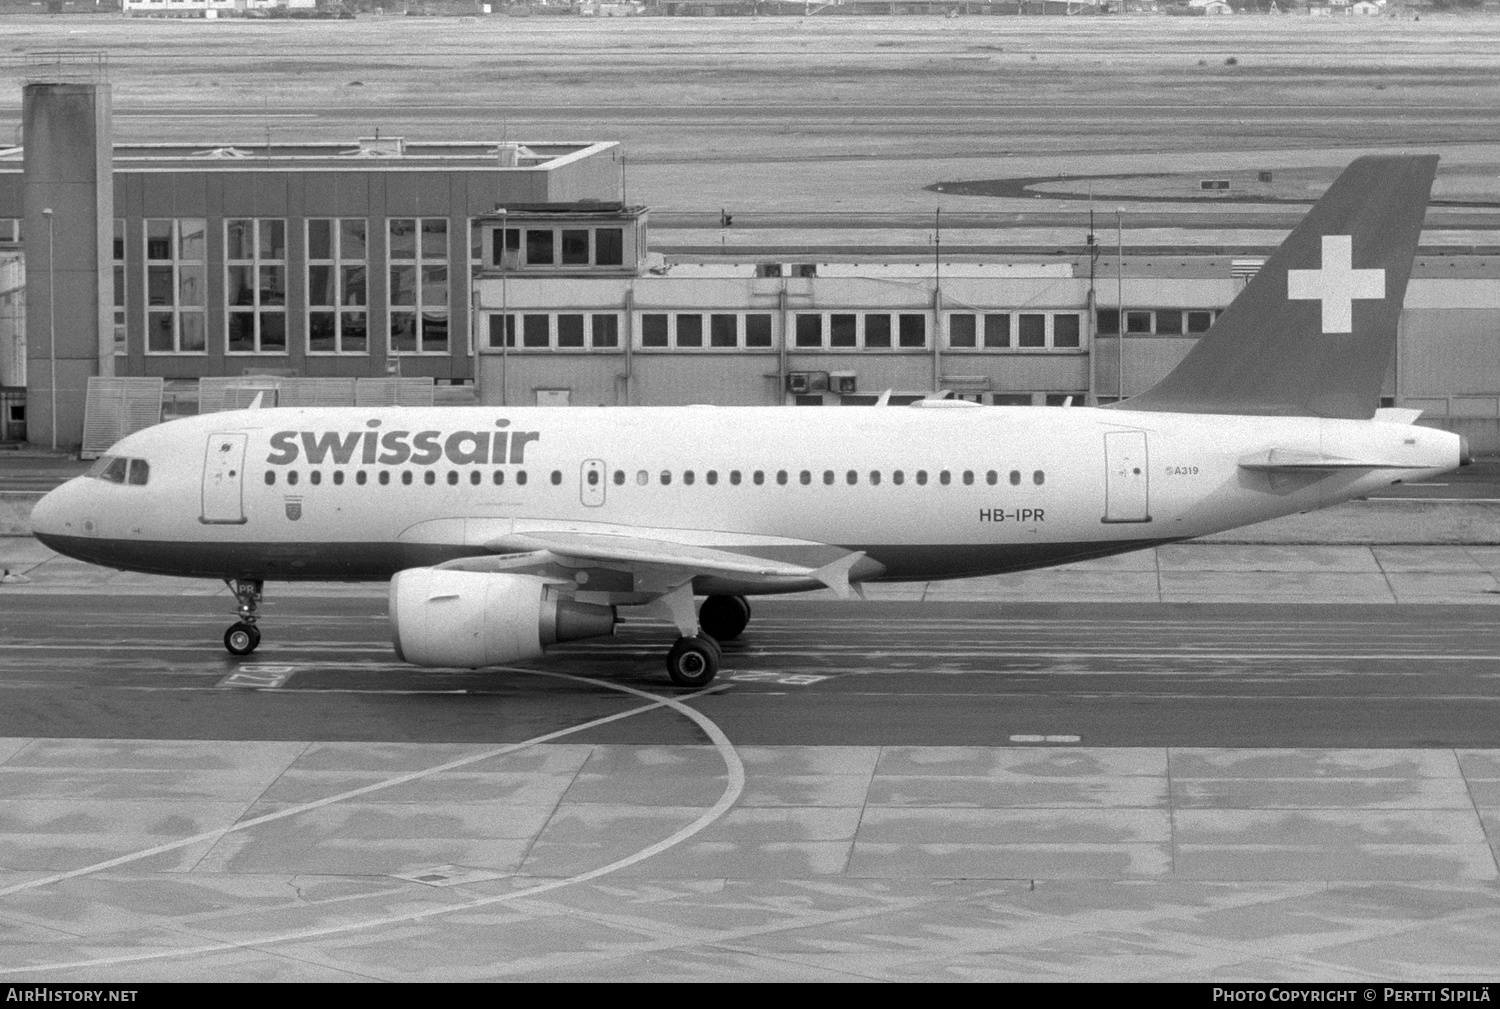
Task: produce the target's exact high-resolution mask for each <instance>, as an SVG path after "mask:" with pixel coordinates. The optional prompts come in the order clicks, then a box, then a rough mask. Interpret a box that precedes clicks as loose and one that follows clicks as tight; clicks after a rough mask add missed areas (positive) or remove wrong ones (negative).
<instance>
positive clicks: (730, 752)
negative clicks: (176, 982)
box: [0, 666, 745, 974]
mask: <svg viewBox="0 0 1500 1009" xmlns="http://www.w3.org/2000/svg"><path fill="white" fill-rule="evenodd" d="M497 668H498V669H500V670H501V671H504V672H510V673H529V674H531V675H533V676H551V677H555V678H557V679H563V680H576V681H578V682H580V683H589V684H597V685H598V686H603V687H607V688H609V689H610V690H618V691H621V692H623V693H627V694H634V695H636V696H638V697H643V698H647V699H649V700H650V701H651V703H650V704H644V705H641V706H640V707H636V708H632V709H630V710H629V711H623V712H620V713H618V714H614V715H608V716H606V717H604V718H596V719H594V720H593V721H590V722H585V723H583V724H582V725H575V726H572V727H571V728H567V729H559V730H558V731H556V732H549V733H546V734H545V735H541V736H537V737H536V738H534V739H529V740H527V741H526V742H524V743H513V744H511V745H509V746H503V747H497V748H495V749H493V750H490V751H487V752H486V753H482V754H475V755H473V756H469V757H464V758H461V759H459V760H452V761H449V762H448V763H446V764H440V765H438V766H437V767H432V768H428V769H427V770H424V771H414V772H412V773H410V774H403V775H400V776H398V777H396V778H392V779H390V780H388V781H384V782H380V783H377V784H375V785H366V786H364V787H363V788H356V789H352V790H350V791H348V792H342V793H340V794H339V795H336V796H330V797H328V798H325V799H319V800H316V801H314V802H310V803H305V804H304V805H302V806H299V807H296V808H294V809H290V810H283V811H281V812H279V813H271V814H268V815H266V816H263V817H257V818H256V819H254V820H248V821H246V822H244V823H237V824H232V825H231V826H229V827H226V828H224V829H223V830H217V831H209V832H208V833H206V834H201V835H198V836H197V837H194V838H189V839H187V840H185V841H176V842H173V843H172V844H168V845H162V846H160V847H157V848H153V849H151V850H150V851H145V852H137V853H136V854H134V855H127V856H124V857H122V858H118V859H112V860H110V861H108V862H101V863H99V864H98V865H94V866H87V867H85V868H83V869H75V870H73V871H71V872H66V873H58V874H56V875H53V876H48V877H45V878H43V879H36V880H31V881H29V882H27V883H22V884H19V885H17V886H13V887H9V888H7V889H4V890H0V897H3V896H5V895H7V894H11V893H15V892H17V891H20V890H27V889H31V888H34V887H37V886H43V885H46V884H48V883H53V882H58V881H60V880H63V879H67V878H69V877H72V876H81V875H84V874H86V873H90V872H96V871H99V870H100V869H105V868H111V867H113V866H116V865H121V864H124V863H125V862H131V861H135V860H137V859H140V858H147V857H149V856H151V855H154V854H158V853H160V852H163V851H171V850H173V849H175V848H181V847H183V846H185V845H188V844H194V843H196V842H198V841H200V840H206V839H207V838H210V837H215V836H219V837H222V836H223V835H225V834H228V833H231V832H233V831H237V830H243V829H244V828H246V827H249V826H252V825H254V824H259V823H265V822H266V821H268V820H275V819H280V818H281V817H283V816H287V815H291V814H294V813H298V812H302V811H305V810H309V809H314V808H317V807H319V806H326V805H329V804H330V803H333V802H338V801H341V800H342V799H346V798H350V797H352V796H355V795H362V794H365V793H367V792H371V791H375V790H378V789H381V788H386V787H389V786H390V785H392V784H396V783H400V782H406V781H411V780H414V779H417V778H422V777H425V776H427V775H430V774H435V773H437V772H439V771H441V770H445V769H451V768H454V767H461V766H464V765H466V764H472V763H476V762H478V761H480V760H486V759H488V758H489V757H493V756H499V755H501V754H504V753H509V752H513V751H515V750H519V749H522V748H523V747H528V746H533V745H535V744H538V743H542V742H545V741H547V740H550V739H556V738H558V737H559V736H566V735H570V734H572V733H575V732H580V731H582V730H584V729H587V728H592V727H594V726H596V725H603V724H605V723H608V722H615V721H619V720H620V719H622V718H629V717H631V716H632V715H638V714H642V713H644V712H647V711H653V710H655V709H656V708H662V707H667V708H671V709H672V710H673V711H676V712H677V713H678V714H680V715H682V716H684V717H685V718H687V719H688V720H689V721H691V722H693V723H694V724H695V725H697V726H698V728H700V729H702V730H703V732H704V734H705V735H707V736H708V738H709V739H710V741H712V743H713V745H714V748H715V749H716V750H718V751H719V756H720V758H721V759H723V761H724V768H725V770H726V771H727V772H728V774H729V780H728V782H727V783H726V785H725V787H724V792H723V794H721V795H720V796H719V800H718V801H717V802H715V803H714V804H713V805H712V806H710V807H709V808H708V809H707V810H705V811H704V812H703V814H702V815H700V816H699V817H698V818H697V819H696V820H694V821H693V822H692V823H690V824H688V825H687V826H685V827H683V828H682V829H680V830H678V831H677V832H676V833H674V834H672V835H671V836H669V837H665V838H663V839H662V840H660V841H657V842H656V843H655V844H652V845H648V846H647V847H645V848H642V849H641V850H640V851H637V852H635V853H633V854H630V855H626V856H625V857H624V858H619V859H616V860H615V861H613V862H610V863H609V864H608V865H601V866H599V867H598V868H595V869H590V870H589V871H587V872H582V873H579V874H578V875H576V876H569V877H567V878H566V879H554V880H550V881H548V882H546V883H538V884H536V885H535V886H529V887H523V888H522V889H520V890H514V891H512V892H510V893H502V894H497V895H494V896H491V897H481V898H478V899H476V900H471V901H468V902H466V903H462V904H454V905H451V906H445V907H430V908H424V909H423V910H420V911H410V912H407V913H405V914H396V915H387V916H385V917H381V918H372V919H369V920H367V921H359V922H352V923H348V924H342V925H330V926H328V927H326V928H312V929H303V930H300V931H297V932H286V933H282V934H281V935H273V936H264V937H261V938H257V939H247V940H240V941H225V942H216V943H212V944H209V945H205V946H195V947H189V948H184V949H173V950H158V951H156V952H152V953H132V954H127V955H125V956H117V957H103V958H99V959H95V960H79V961H74V962H71V963H49V964H31V965H28V966H24V967H0V974H16V973H22V972H27V971H39V970H67V969H72V968H77V967H104V966H110V965H113V964H120V963H136V962H139V961H142V960H161V959H165V958H167V957H174V956H191V955H194V954H198V953H217V952H222V951H224V950H229V949H254V948H257V947H260V946H268V945H272V944H275V943H283V942H294V941H296V940H299V939H316V938H321V937H323V936H329V935H338V934H341V933H347V932H355V931H360V930H362V929H367V928H375V927H377V926H380V925H395V924H401V923H405V922H412V921H421V920H423V919H426V918H433V917H437V916H439V915H444V914H452V913H454V912H458V911H467V910H471V909H473V908H477V907H486V906H488V905H491V904H502V903H508V902H510V901H513V900H521V899H522V898H525V897H534V896H536V895H537V894H539V893H547V892H549V891H551V890H558V889H561V888H562V887H565V886H573V885H575V884H577V883H586V882H588V881H589V880H591V879H598V878H599V877H600V876H607V875H609V874H610V873H612V872H618V871H619V870H621V869H625V868H629V867H630V866H632V865H635V864H636V863H637V862H644V861H645V860H646V859H648V858H651V857H652V856H654V855H659V854H661V853H662V852H663V851H666V850H667V849H668V848H672V847H675V846H676V845H678V844H681V843H682V842H683V841H686V840H687V839H688V838H690V837H692V836H693V835H695V834H697V833H699V832H700V831H702V830H703V829H704V828H706V827H708V826H710V825H711V824H713V823H714V822H715V821H717V820H718V819H719V818H720V817H722V816H723V815H724V814H725V813H727V812H729V810H730V808H731V807H733V806H734V804H735V803H736V802H738V801H739V798H740V795H741V793H743V792H744V790H745V765H744V763H742V762H741V760H740V756H739V754H738V753H736V752H735V749H734V744H733V743H731V742H730V741H729V737H728V736H726V735H725V734H724V730H722V729H720V728H719V726H718V725H717V723H715V722H714V721H713V720H712V719H711V718H709V717H708V716H707V715H705V714H703V713H702V712H701V711H698V710H697V709H695V708H691V707H689V706H688V705H687V704H685V703H683V700H681V699H678V698H675V697H662V696H660V695H657V694H652V693H648V692H647V691H644V690H637V689H636V688H635V687H627V686H625V685H624V684H623V683H607V682H602V681H598V680H589V679H585V678H584V677H581V676H570V675H568V674H567V673H554V672H547V671H543V670H537V669H516V668H508V667H504V666H501V667H497ZM719 689H722V688H720V687H710V688H709V689H708V690H701V691H698V692H697V693H694V694H689V695H688V698H689V699H690V698H693V697H701V696H703V695H704V694H707V693H710V692H713V691H715V690H719Z"/></svg>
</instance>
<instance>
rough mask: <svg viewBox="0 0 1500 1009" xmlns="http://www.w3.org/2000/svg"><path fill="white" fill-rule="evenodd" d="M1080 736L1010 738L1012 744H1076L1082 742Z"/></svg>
mask: <svg viewBox="0 0 1500 1009" xmlns="http://www.w3.org/2000/svg"><path fill="white" fill-rule="evenodd" d="M1082 739H1083V737H1082V736H1026V735H1016V736H1011V737H1010V741H1011V742H1012V743H1077V742H1080V741H1082Z"/></svg>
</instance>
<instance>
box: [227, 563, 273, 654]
mask: <svg viewBox="0 0 1500 1009" xmlns="http://www.w3.org/2000/svg"><path fill="white" fill-rule="evenodd" d="M224 584H225V585H228V586H229V591H231V592H233V593H234V598H235V599H236V600H238V602H239V614H240V619H239V620H238V621H237V622H235V623H233V624H230V625H229V629H228V630H227V631H225V632H224V650H225V651H227V652H228V653H229V654H230V655H249V654H250V653H251V652H253V651H255V648H256V646H257V645H259V644H260V628H259V627H257V626H256V625H255V624H256V616H255V611H256V609H258V608H259V606H260V599H261V590H262V588H263V587H264V586H265V582H252V581H241V580H240V579H235V580H233V581H225V582H224Z"/></svg>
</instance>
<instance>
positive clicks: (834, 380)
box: [828, 371, 859, 395]
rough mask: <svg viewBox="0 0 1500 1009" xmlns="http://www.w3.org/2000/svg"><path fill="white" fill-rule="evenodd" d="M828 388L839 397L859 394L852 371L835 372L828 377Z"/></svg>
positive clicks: (857, 382) (857, 380)
mask: <svg viewBox="0 0 1500 1009" xmlns="http://www.w3.org/2000/svg"><path fill="white" fill-rule="evenodd" d="M828 379H829V385H828V387H829V388H830V389H831V390H833V391H834V392H836V393H839V394H841V395H851V394H853V393H856V392H859V379H858V378H856V377H855V375H854V372H852V371H835V372H833V373H831V374H830V375H829V376H828Z"/></svg>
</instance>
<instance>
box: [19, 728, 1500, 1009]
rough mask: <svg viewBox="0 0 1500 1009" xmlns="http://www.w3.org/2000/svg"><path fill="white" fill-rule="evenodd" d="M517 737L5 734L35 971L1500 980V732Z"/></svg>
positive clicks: (72, 975) (77, 975) (27, 953)
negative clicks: (975, 740) (1222, 738)
mask: <svg viewBox="0 0 1500 1009" xmlns="http://www.w3.org/2000/svg"><path fill="white" fill-rule="evenodd" d="M481 752H484V750H483V748H481V747H470V746H465V745H455V744H391V743H382V744H368V745H366V744H355V743H340V744H321V743H312V744H288V743H275V744H272V743H266V744H258V743H233V744H225V743H217V742H161V741H152V742H135V741H122V740H104V741H100V740H51V739H36V740H28V739H7V740H0V867H3V869H0V978H10V977H16V978H24V979H25V980H36V981H49V980H94V979H106V978H107V979H111V980H117V981H118V980H142V981H145V980H177V979H187V978H201V977H203V976H206V974H205V972H206V971H212V972H213V976H214V977H216V978H220V979H223V980H231V979H246V980H248V979H263V980H270V979H276V980H331V979H368V978H374V979H385V980H407V979H410V980H466V979H487V978H501V977H517V978H532V979H543V978H548V979H577V980H591V979H596V978H597V979H600V980H604V979H610V980H616V981H619V980H633V979H642V980H645V979H673V978H680V979H716V978H725V979H728V978H740V979H752V978H754V979H773V978H774V979H823V978H829V979H834V978H841V979H860V978H869V979H955V980H956V979H974V980H979V979H1006V978H1026V979H1033V980H1035V979H1048V978H1052V979H1093V978H1099V979H1113V980H1125V979H1143V980H1144V979H1152V980H1187V979H1212V978H1219V979H1223V978H1225V977H1235V978H1245V979H1261V980H1282V979H1305V980H1329V979H1355V978H1367V979H1388V980H1422V979H1430V977H1432V976H1435V975H1438V974H1440V975H1441V976H1443V977H1444V978H1445V979H1453V980H1465V979H1475V980H1482V979H1487V978H1493V977H1494V976H1495V975H1496V974H1497V973H1500V883H1497V879H1500V871H1497V858H1500V751H1479V750H1470V751H1454V750H1291V749H1277V750H1229V749H1189V748H1169V749H1162V748H1117V749H1101V748H1089V747H1066V746H1059V747H1051V748H1046V747H1007V748H985V747H747V748H745V749H743V750H741V751H739V756H740V760H741V761H742V763H743V766H744V775H745V788H744V790H743V791H742V792H740V793H739V798H738V801H736V802H735V803H734V804H733V806H731V807H730V808H728V809H727V810H726V811H725V812H724V813H723V814H722V815H719V816H717V817H715V818H713V819H712V820H711V822H706V823H705V822H698V821H700V820H701V818H702V816H703V813H704V810H705V809H708V808H710V807H712V806H713V805H714V803H715V802H716V800H717V799H718V798H719V797H720V796H722V795H723V794H725V790H726V787H727V782H728V778H727V775H728V770H727V766H728V765H727V764H726V761H725V759H724V757H723V755H722V754H721V753H720V751H718V750H716V749H715V748H713V747H710V746H603V745H600V746H595V745H568V744H549V745H539V746H533V747H529V748H527V749H523V750H519V751H516V752H512V753H508V754H504V755H500V756H492V757H489V758H486V759H484V760H481V761H478V762H475V763H469V764H466V765H464V766H462V767H461V768H458V769H451V768H450V769H446V770H438V771H435V772H434V773H432V774H430V775H424V774H422V772H423V771H424V770H426V769H429V768H439V767H440V765H449V764H451V763H452V762H453V761H455V760H459V759H461V758H463V757H465V756H467V755H470V754H478V753H481ZM414 775H415V776H414ZM398 779H399V780H398ZM387 781H388V782H390V783H391V787H389V788H386V787H382V784H383V782H387ZM345 793H351V794H348V795H347V796H345ZM340 796H345V797H343V798H339V797H340ZM268 814H280V815H279V816H278V818H275V819H261V818H264V817H266V816H267V815H268ZM255 821H258V822H255ZM695 822H698V825H697V826H696V827H693V828H692V829H691V831H690V832H689V833H687V834H685V835H684V836H681V838H680V840H679V842H678V843H674V844H672V845H670V846H666V847H664V848H661V850H657V851H655V853H654V854H651V856H650V857H646V858H643V859H639V860H636V861H634V862H632V863H631V864H629V865H626V866H624V867H623V868H621V869H620V870H619V871H615V872H611V873H609V874H606V875H602V876H598V877H592V876H591V874H592V873H594V872H595V871H597V870H598V869H599V868H600V867H602V866H606V865H609V864H612V863H614V862H617V861H628V860H629V859H630V858H631V857H632V856H633V854H635V853H639V852H642V851H646V850H648V849H651V848H652V846H656V845H659V843H660V842H662V841H663V840H664V839H667V838H671V837H673V836H674V835H675V834H678V832H682V831H684V828H687V827H689V825H693V824H695ZM215 832H220V833H215ZM204 834H209V835H212V836H208V837H203V836H202V835H204ZM174 842H188V843H177V844H176V846H173V845H174ZM142 852H146V853H149V854H148V857H145V858H138V859H133V860H132V859H130V856H132V855H136V854H139V853H142ZM121 859H126V860H125V861H120V860H121ZM60 873H72V874H71V875H68V876H66V877H65V878H59V879H51V877H53V876H56V875H58V874H60ZM49 879H50V881H48V882H45V884H44V885H39V886H35V885H33V886H28V884H30V883H35V882H36V881H39V880H49ZM539 886H540V887H544V888H546V889H545V890H544V891H542V892H539V891H538V890H537V887H539ZM1396 950H1399V953H1400V955H1399V956H1398V955H1394V954H1395V951H1396ZM85 963H87V964H92V966H84V965H81V964H85ZM64 964H75V966H53V967H49V966H48V965H64Z"/></svg>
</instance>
